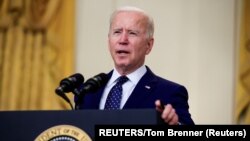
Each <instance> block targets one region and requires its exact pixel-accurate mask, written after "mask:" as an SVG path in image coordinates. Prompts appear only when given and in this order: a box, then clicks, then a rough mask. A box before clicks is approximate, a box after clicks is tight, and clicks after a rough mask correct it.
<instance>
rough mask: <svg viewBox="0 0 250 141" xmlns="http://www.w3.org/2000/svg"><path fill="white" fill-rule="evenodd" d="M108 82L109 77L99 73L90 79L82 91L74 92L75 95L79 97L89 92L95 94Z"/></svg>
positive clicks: (82, 87)
mask: <svg viewBox="0 0 250 141" xmlns="http://www.w3.org/2000/svg"><path fill="white" fill-rule="evenodd" d="M107 82H108V75H107V74H105V73H99V74H98V75H96V76H94V77H92V78H90V79H88V80H87V81H86V82H85V83H84V84H83V85H82V86H81V88H80V89H76V90H74V91H73V93H74V94H76V95H77V96H82V95H84V94H86V93H88V92H95V91H97V90H98V89H99V88H100V87H102V86H103V85H105V84H106V83H107Z"/></svg>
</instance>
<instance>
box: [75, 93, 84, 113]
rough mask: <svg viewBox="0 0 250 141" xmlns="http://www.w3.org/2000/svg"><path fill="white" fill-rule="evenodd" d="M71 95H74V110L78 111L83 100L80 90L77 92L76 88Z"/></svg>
mask: <svg viewBox="0 0 250 141" xmlns="http://www.w3.org/2000/svg"><path fill="white" fill-rule="evenodd" d="M73 93H74V95H75V98H74V100H75V110H79V109H80V105H81V104H82V102H83V98H84V94H81V92H80V90H78V89H77V88H76V89H74V90H73Z"/></svg>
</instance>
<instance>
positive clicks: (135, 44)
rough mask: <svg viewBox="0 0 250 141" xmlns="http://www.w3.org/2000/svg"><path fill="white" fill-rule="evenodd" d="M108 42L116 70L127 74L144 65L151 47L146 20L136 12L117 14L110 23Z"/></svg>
mask: <svg viewBox="0 0 250 141" xmlns="http://www.w3.org/2000/svg"><path fill="white" fill-rule="evenodd" d="M108 41H109V51H110V53H111V56H112V58H113V60H114V63H115V67H116V69H117V70H118V71H119V70H123V72H127V73H130V72H132V71H134V70H136V69H137V68H138V67H140V66H141V65H143V64H144V61H145V56H146V55H147V54H149V53H150V51H151V49H152V46H153V38H148V35H147V22H146V18H145V17H144V16H143V15H142V14H141V13H138V12H120V13H118V14H117V15H116V16H115V17H114V19H113V22H112V23H111V27H110V32H109V40H108Z"/></svg>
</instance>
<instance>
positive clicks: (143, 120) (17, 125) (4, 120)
mask: <svg viewBox="0 0 250 141" xmlns="http://www.w3.org/2000/svg"><path fill="white" fill-rule="evenodd" d="M161 122H162V121H161V119H160V117H159V114H158V112H157V111H156V110H154V109H133V110H132V109H131V110H129V109H127V110H59V111H54V110H53V111H1V112H0V139H1V140H4V141H16V140H22V141H33V140H35V139H36V140H47V139H48V138H53V137H55V136H57V135H58V134H60V133H62V132H63V133H66V134H67V135H70V134H73V135H74V136H78V130H76V129H75V128H71V127H76V128H78V129H80V130H81V131H83V132H85V133H86V135H87V136H89V137H90V139H91V140H95V139H94V137H95V125H156V124H160V123H161ZM53 127H54V128H53ZM42 133H43V134H42Z"/></svg>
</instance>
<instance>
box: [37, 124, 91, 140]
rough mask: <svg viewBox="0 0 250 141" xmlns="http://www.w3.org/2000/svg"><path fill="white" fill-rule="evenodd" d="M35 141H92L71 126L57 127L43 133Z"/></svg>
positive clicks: (78, 129) (81, 131) (82, 132)
mask: <svg viewBox="0 0 250 141" xmlns="http://www.w3.org/2000/svg"><path fill="white" fill-rule="evenodd" d="M35 141H92V140H91V138H90V137H89V135H88V134H87V133H86V132H84V131H83V130H82V129H80V128H78V127H75V126H72V125H58V126H54V127H51V128H49V129H47V130H45V131H43V132H42V133H41V134H40V135H39V136H37V137H36V139H35Z"/></svg>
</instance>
